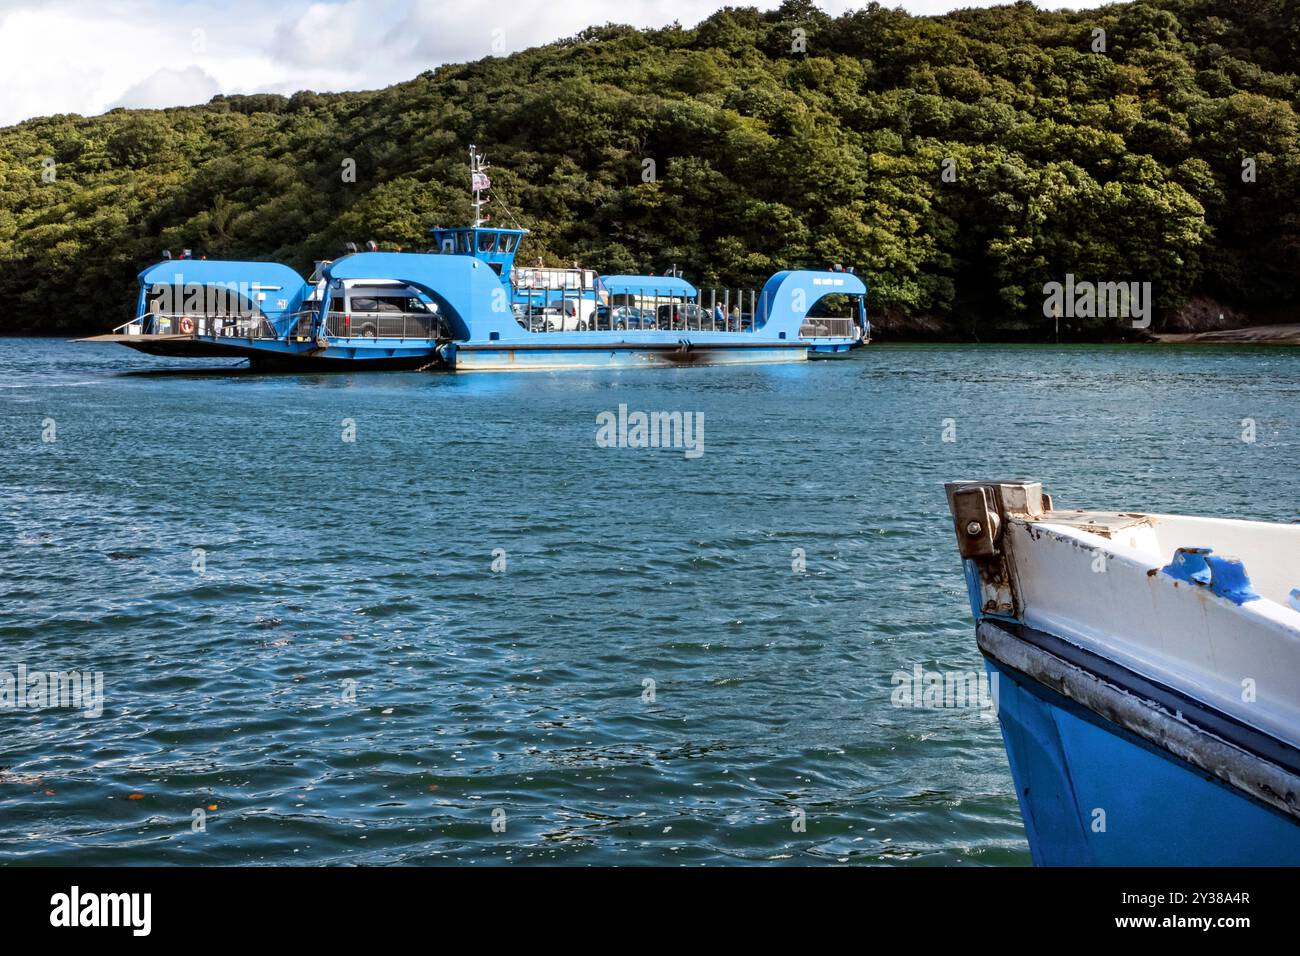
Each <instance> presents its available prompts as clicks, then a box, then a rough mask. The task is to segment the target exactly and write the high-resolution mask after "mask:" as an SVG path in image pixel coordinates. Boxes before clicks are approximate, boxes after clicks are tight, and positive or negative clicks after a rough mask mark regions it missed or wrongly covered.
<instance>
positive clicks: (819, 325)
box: [799, 318, 858, 339]
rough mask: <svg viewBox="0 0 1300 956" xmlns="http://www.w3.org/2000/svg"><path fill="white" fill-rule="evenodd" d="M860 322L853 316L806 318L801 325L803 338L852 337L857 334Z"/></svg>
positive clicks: (800, 334) (800, 333) (801, 336)
mask: <svg viewBox="0 0 1300 956" xmlns="http://www.w3.org/2000/svg"><path fill="white" fill-rule="evenodd" d="M857 328H858V324H857V321H856V320H854V319H853V318H806V319H804V320H803V325H802V326H800V327H799V338H801V339H823V338H825V339H829V338H843V339H851V338H854V337H856V335H857Z"/></svg>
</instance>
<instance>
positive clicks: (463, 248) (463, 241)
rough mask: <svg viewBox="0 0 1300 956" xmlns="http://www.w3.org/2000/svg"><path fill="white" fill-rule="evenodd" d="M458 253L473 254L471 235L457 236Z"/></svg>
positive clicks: (459, 234)
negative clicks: (470, 241) (470, 244)
mask: <svg viewBox="0 0 1300 956" xmlns="http://www.w3.org/2000/svg"><path fill="white" fill-rule="evenodd" d="M456 251H457V252H460V253H462V254H468V253H470V252H473V250H472V249H470V247H469V235H468V234H467V233H464V232H459V233H457V234H456Z"/></svg>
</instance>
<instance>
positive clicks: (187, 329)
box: [181, 315, 194, 335]
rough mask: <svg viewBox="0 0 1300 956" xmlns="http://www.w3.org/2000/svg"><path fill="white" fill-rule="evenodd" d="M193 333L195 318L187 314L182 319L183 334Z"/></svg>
mask: <svg viewBox="0 0 1300 956" xmlns="http://www.w3.org/2000/svg"><path fill="white" fill-rule="evenodd" d="M193 334H194V320H193V319H191V318H190V317H189V316H188V315H187V316H185V318H183V319H181V335H193Z"/></svg>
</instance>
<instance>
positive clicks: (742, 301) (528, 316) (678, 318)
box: [514, 286, 766, 333]
mask: <svg viewBox="0 0 1300 956" xmlns="http://www.w3.org/2000/svg"><path fill="white" fill-rule="evenodd" d="M514 292H515V299H516V312H515V321H517V322H518V323H519V325H520V326H521V327H522V328H524V329H527V330H528V331H529V332H538V333H541V332H574V331H594V332H607V331H634V330H637V329H647V330H649V329H655V330H661V331H674V332H753V331H755V329H756V328H757V327H758V326H757V324H756V316H757V315H758V314H759V313H760V309H759V306H760V303H762V304H764V305H765V304H766V300H765V299H763V298H761V296H760V293H759V292H758V291H757V290H755V289H709V290H704V289H698V290H697V291H696V294H695V295H694V296H693V297H687V296H680V295H663V294H662V293H661V292H660V290H659V289H657V288H655V287H653V286H650V287H646V288H639V289H627V290H625V291H621V292H619V293H618V295H617V296H616V297H612V298H611V299H610V300H609V301H600V300H599V299H597V298H596V296H595V293H594V290H591V289H587V288H581V289H579V288H576V287H574V288H566V289H563V290H560V289H556V288H554V287H539V286H516V287H515V289H514ZM557 293H558V294H557ZM762 311H763V312H766V309H765V308H764V309H762ZM602 313H603V314H602Z"/></svg>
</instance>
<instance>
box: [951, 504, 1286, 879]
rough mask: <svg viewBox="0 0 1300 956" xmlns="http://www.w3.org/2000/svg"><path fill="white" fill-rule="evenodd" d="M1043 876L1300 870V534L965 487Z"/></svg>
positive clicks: (974, 566) (988, 648)
mask: <svg viewBox="0 0 1300 956" xmlns="http://www.w3.org/2000/svg"><path fill="white" fill-rule="evenodd" d="M947 492H948V503H949V507H950V510H951V511H952V515H953V521H954V525H955V530H956V533H957V540H958V546H959V549H960V552H961V556H962V558H963V559H964V562H963V563H964V566H965V573H966V582H967V588H968V591H969V594H970V599H971V607H972V611H973V612H974V615H975V620H976V628H977V630H976V634H977V641H978V644H979V648H980V651H981V653H982V654H983V655H984V657H985V659H986V662H987V666H988V668H989V673H990V680H991V682H993V683H994V696H995V700H996V702H997V709H998V717H999V720H1000V722H1001V725H1002V734H1003V740H1004V743H1005V745H1006V750H1007V757H1008V759H1009V762H1010V765H1011V773H1012V776H1013V778H1014V780H1015V785H1016V795H1017V797H1018V799H1019V801H1020V809H1021V813H1022V815H1023V817H1024V822H1025V828H1026V831H1027V833H1028V837H1029V844H1030V850H1031V853H1032V855H1033V859H1034V862H1035V863H1038V864H1040V865H1094V864H1095V865H1171V866H1207V865H1287V864H1297V863H1300V749H1298V748H1300V588H1297V586H1298V585H1300V524H1291V525H1286V524H1270V523H1264V522H1255V521H1234V520H1223V519H1214V518H1194V517H1181V516H1173V515H1159V514H1138V513H1112V512H1098V511H1065V510H1055V509H1054V508H1053V506H1052V501H1051V498H1050V497H1049V496H1047V495H1045V494H1043V491H1042V486H1041V485H1040V484H1039V483H1037V482H957V483H953V484H949V485H948V486H947Z"/></svg>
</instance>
